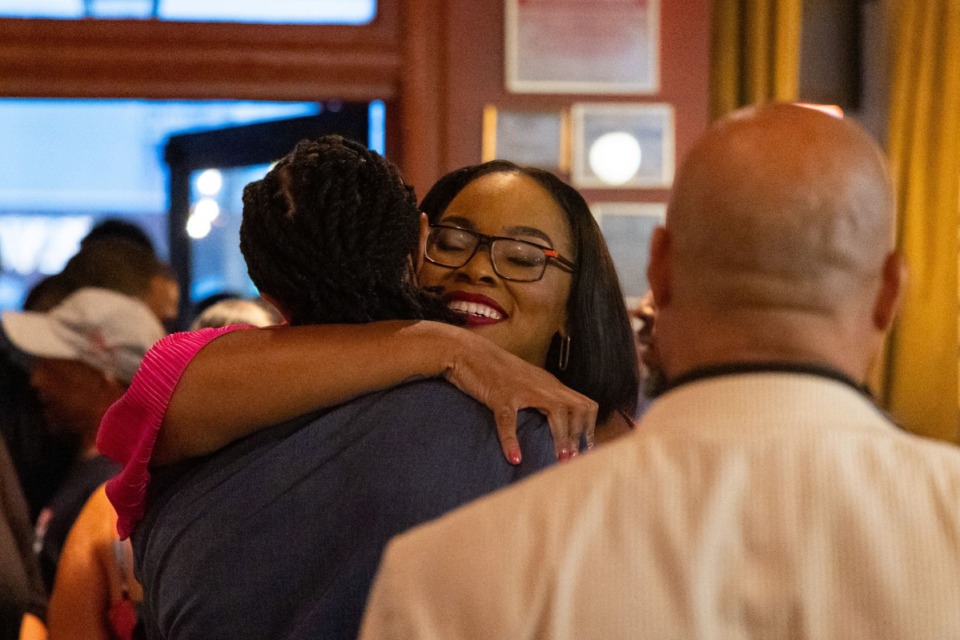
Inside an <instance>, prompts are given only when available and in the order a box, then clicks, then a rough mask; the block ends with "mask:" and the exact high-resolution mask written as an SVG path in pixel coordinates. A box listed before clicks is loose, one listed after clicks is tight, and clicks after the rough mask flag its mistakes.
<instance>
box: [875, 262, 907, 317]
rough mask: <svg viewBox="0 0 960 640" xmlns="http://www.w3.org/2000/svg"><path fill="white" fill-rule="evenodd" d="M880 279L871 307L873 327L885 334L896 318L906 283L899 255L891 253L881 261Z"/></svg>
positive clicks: (903, 264) (904, 268) (903, 265)
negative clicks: (878, 290)
mask: <svg viewBox="0 0 960 640" xmlns="http://www.w3.org/2000/svg"><path fill="white" fill-rule="evenodd" d="M880 277H881V281H880V292H879V293H878V294H877V300H876V302H875V303H874V306H873V325H874V327H876V328H877V330H878V331H882V332H886V331H888V330H889V329H890V326H891V325H892V324H893V320H894V318H896V317H897V310H898V309H899V308H900V298H901V296H902V295H903V288H904V287H905V286H906V282H907V265H906V263H905V262H904V261H903V258H902V257H901V256H900V254H899V253H897V252H896V251H893V252H891V253H890V254H889V255H888V256H887V258H886V260H884V261H883V272H882V274H881V276H880Z"/></svg>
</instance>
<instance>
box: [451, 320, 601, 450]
mask: <svg viewBox="0 0 960 640" xmlns="http://www.w3.org/2000/svg"><path fill="white" fill-rule="evenodd" d="M451 329H454V330H456V331H457V332H458V336H457V337H458V341H459V348H458V349H457V350H456V352H455V355H454V356H453V362H452V364H450V365H448V366H447V368H446V369H445V371H444V377H445V378H446V379H447V381H448V382H450V383H451V384H453V385H454V386H456V387H457V388H458V389H460V390H461V391H463V392H464V393H466V394H467V395H469V396H471V397H472V398H474V399H475V400H477V401H478V402H480V403H482V404H484V405H486V406H487V407H489V408H490V410H491V411H493V415H494V419H495V420H496V424H497V433H498V435H499V438H500V444H501V447H502V448H503V453H504V456H506V458H507V460H508V461H509V462H510V463H511V464H519V463H520V460H521V457H522V454H521V451H520V443H519V441H518V440H517V413H518V412H519V411H520V410H521V409H536V410H537V411H539V412H540V413H542V414H544V415H545V416H546V418H547V422H548V423H549V425H550V432H551V434H552V435H553V443H554V449H555V450H556V452H557V458H558V459H560V460H566V459H568V458H571V457H573V456H575V455H577V453H578V452H579V450H580V439H581V436H582V437H583V438H584V439H585V440H586V443H587V447H588V448H590V447H592V446H593V444H594V429H595V428H596V422H597V403H596V402H594V401H593V400H591V399H590V398H588V397H586V396H584V395H583V394H580V393H577V392H576V391H574V390H573V389H570V388H569V387H567V386H565V385H564V384H563V383H561V382H560V381H559V380H557V378H556V377H554V376H553V375H552V374H550V373H549V372H547V371H546V370H545V369H542V368H541V367H537V366H534V365H532V364H530V363H528V362H526V361H524V360H523V359H521V358H518V357H517V356H515V355H512V354H510V353H508V352H507V351H505V350H504V349H502V348H500V347H498V346H497V345H495V344H494V343H492V342H490V341H489V340H487V339H486V338H483V337H480V336H478V335H476V334H473V333H471V332H469V331H466V330H463V329H459V328H456V327H451Z"/></svg>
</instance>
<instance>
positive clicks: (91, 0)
mask: <svg viewBox="0 0 960 640" xmlns="http://www.w3.org/2000/svg"><path fill="white" fill-rule="evenodd" d="M155 14H156V15H155ZM376 15H377V0H270V1H269V2H264V1H263V0H204V1H203V2H198V1H197V0H0V17H17V18H63V19H77V18H83V17H91V18H140V19H142V18H153V17H155V18H158V19H160V20H170V21H181V22H254V23H285V24H348V25H361V24H367V23H369V22H370V21H372V20H373V19H374V18H375V17H376Z"/></svg>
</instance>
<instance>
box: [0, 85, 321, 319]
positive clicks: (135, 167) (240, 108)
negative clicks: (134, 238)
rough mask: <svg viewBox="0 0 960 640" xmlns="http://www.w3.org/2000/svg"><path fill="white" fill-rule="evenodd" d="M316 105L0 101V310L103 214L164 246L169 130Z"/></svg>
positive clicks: (68, 252)
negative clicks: (129, 223)
mask: <svg viewBox="0 0 960 640" xmlns="http://www.w3.org/2000/svg"><path fill="white" fill-rule="evenodd" d="M320 110H321V105H320V104H319V103H315V102H313V103H311V102H306V103H289V102H241V101H198V102H173V101H170V102H165V101H149V100H49V99H4V100H0V140H3V144H2V145H0V309H9V308H16V307H19V305H20V304H21V302H22V301H23V296H24V294H25V292H26V291H27V290H28V289H29V288H30V287H31V286H32V285H33V284H34V283H35V282H37V280H39V279H40V278H41V277H43V276H44V275H47V274H52V273H57V272H59V271H60V269H62V268H63V265H64V264H65V263H66V261H67V260H68V259H69V258H70V257H71V256H72V255H73V254H74V253H75V252H76V251H77V248H78V246H79V241H80V239H81V238H82V237H83V236H84V235H86V233H87V231H89V229H90V227H91V226H92V225H93V224H94V223H96V222H97V221H98V220H100V219H102V218H105V217H120V218H126V219H129V220H131V221H132V222H135V223H137V224H139V225H140V226H142V227H143V228H144V229H145V230H146V231H147V232H148V233H149V235H150V236H151V237H152V239H153V241H154V243H155V244H156V245H157V247H158V249H159V252H160V254H161V255H162V256H166V255H167V253H168V249H167V167H166V164H165V163H164V161H163V147H164V144H165V143H166V140H167V139H168V138H169V137H170V135H171V134H173V133H183V132H186V131H192V130H203V129H210V128H215V127H222V126H228V125H239V124H247V123H252V122H261V121H268V120H278V119H282V118H293V117H297V116H305V115H314V114H317V113H319V112H320Z"/></svg>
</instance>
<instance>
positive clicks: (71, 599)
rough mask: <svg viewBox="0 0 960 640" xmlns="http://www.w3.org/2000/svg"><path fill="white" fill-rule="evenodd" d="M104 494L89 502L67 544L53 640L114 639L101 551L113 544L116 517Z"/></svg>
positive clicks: (56, 591) (55, 596)
mask: <svg viewBox="0 0 960 640" xmlns="http://www.w3.org/2000/svg"><path fill="white" fill-rule="evenodd" d="M102 493H103V489H102V488H101V489H98V490H97V491H96V492H95V493H94V494H93V496H92V497H91V498H90V500H88V501H87V504H86V505H85V506H84V508H83V510H82V511H81V512H80V515H79V516H77V520H76V522H74V525H73V527H72V528H71V529H70V534H69V535H68V536H67V540H66V542H65V543H64V547H63V553H62V555H61V556H60V562H59V563H58V565H57V578H56V581H55V582H54V587H53V593H52V594H51V596H50V607H49V610H48V612H47V628H48V631H49V637H50V640H59V639H61V638H77V639H78V640H80V639H83V640H97V639H102V640H108V639H109V638H110V631H109V629H108V628H107V623H106V620H107V609H108V608H109V607H110V587H109V578H108V577H107V575H106V571H107V569H106V565H105V564H104V558H103V557H102V555H101V553H100V548H101V547H102V546H103V545H104V544H109V541H110V540H112V535H111V534H112V524H113V519H114V516H113V514H112V512H111V511H110V510H109V506H110V505H109V503H107V501H106V499H105V498H104V496H103V495H102Z"/></svg>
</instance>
